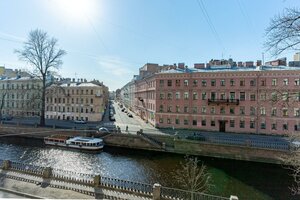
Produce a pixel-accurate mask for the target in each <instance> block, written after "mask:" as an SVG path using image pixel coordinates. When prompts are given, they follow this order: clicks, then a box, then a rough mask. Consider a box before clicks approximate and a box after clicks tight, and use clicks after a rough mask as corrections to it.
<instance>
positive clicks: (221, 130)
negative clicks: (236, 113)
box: [219, 120, 226, 132]
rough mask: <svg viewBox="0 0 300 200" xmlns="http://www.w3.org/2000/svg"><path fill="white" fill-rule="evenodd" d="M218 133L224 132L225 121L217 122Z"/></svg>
mask: <svg viewBox="0 0 300 200" xmlns="http://www.w3.org/2000/svg"><path fill="white" fill-rule="evenodd" d="M219 131H220V132H226V121H225V120H220V121H219Z"/></svg>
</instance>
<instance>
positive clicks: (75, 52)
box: [0, 0, 300, 90]
mask: <svg viewBox="0 0 300 200" xmlns="http://www.w3.org/2000/svg"><path fill="white" fill-rule="evenodd" d="M299 6H300V1H299V0H0V8H1V12H0V21H1V27H0V44H1V45H0V46H1V51H0V65H5V66H6V67H7V68H26V67H28V66H26V64H25V63H23V62H21V61H19V60H18V58H17V55H16V54H14V49H20V48H21V47H22V42H24V41H25V40H26V38H27V36H28V33H29V31H30V30H34V29H36V28H39V29H42V30H44V31H47V32H48V33H49V35H50V36H53V37H55V38H57V39H58V40H59V46H60V47H61V48H62V49H64V50H66V51H67V53H68V54H67V55H66V56H65V57H64V58H63V61H64V64H63V66H62V68H61V69H60V70H59V73H60V75H61V76H62V77H72V78H73V77H76V78H86V79H88V80H91V79H99V80H100V81H103V82H104V84H106V85H107V86H109V88H110V90H115V89H117V88H120V87H122V86H123V85H124V84H126V83H127V82H128V81H130V80H131V79H132V76H133V75H134V74H137V73H138V69H139V68H140V67H141V66H143V65H144V64H145V63H147V62H151V63H158V64H173V63H178V62H185V63H186V65H188V66H192V65H193V63H199V62H207V61H209V60H210V59H212V58H215V59H221V58H224V59H227V58H229V56H231V57H232V58H233V59H234V60H236V61H248V60H257V59H261V58H262V52H264V50H263V42H264V39H265V38H264V32H265V28H266V27H267V26H268V24H269V22H270V19H271V18H272V17H273V16H274V15H276V14H278V13H281V12H282V11H283V10H284V8H287V7H299ZM293 53H294V52H287V53H286V54H283V55H282V56H287V58H288V60H291V59H292V55H293ZM270 59H272V58H271V57H270V56H269V55H268V53H267V52H265V60H270Z"/></svg>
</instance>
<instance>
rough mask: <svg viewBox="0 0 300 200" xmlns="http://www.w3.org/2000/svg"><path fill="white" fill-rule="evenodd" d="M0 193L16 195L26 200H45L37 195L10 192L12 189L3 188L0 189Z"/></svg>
mask: <svg viewBox="0 0 300 200" xmlns="http://www.w3.org/2000/svg"><path fill="white" fill-rule="evenodd" d="M0 191H4V192H8V193H12V194H16V195H19V196H22V197H26V198H30V199H45V198H43V197H39V196H35V195H31V194H27V193H23V192H18V191H15V190H10V189H6V188H3V187H0Z"/></svg>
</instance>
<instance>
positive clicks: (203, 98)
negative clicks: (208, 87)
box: [202, 92, 206, 100]
mask: <svg viewBox="0 0 300 200" xmlns="http://www.w3.org/2000/svg"><path fill="white" fill-rule="evenodd" d="M202 100H206V92H202Z"/></svg>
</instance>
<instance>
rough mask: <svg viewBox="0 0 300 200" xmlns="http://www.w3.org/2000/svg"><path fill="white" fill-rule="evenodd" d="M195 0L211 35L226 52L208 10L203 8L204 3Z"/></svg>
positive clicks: (200, 0)
mask: <svg viewBox="0 0 300 200" xmlns="http://www.w3.org/2000/svg"><path fill="white" fill-rule="evenodd" d="M196 1H197V4H198V6H199V8H200V9H201V12H202V14H203V16H204V18H205V20H206V22H207V24H208V26H209V28H210V30H211V32H212V34H213V36H214V37H215V39H216V41H217V43H218V44H219V46H220V47H221V48H222V49H223V51H225V52H226V49H225V47H224V45H223V43H222V40H221V38H220V36H219V34H218V32H217V30H216V28H215V26H214V24H213V23H212V21H211V19H210V17H209V14H208V12H207V10H206V8H205V5H204V3H203V1H202V0H196Z"/></svg>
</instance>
